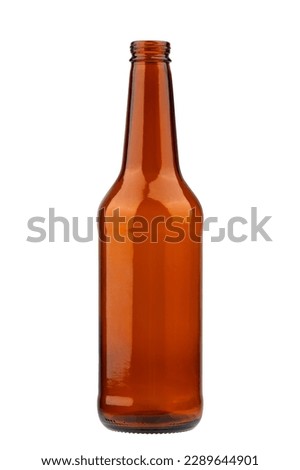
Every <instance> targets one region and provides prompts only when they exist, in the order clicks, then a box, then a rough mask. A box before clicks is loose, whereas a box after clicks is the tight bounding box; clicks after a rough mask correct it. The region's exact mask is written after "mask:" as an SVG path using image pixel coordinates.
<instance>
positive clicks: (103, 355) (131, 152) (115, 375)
mask: <svg viewBox="0 0 300 470" xmlns="http://www.w3.org/2000/svg"><path fill="white" fill-rule="evenodd" d="M157 50H158V49H156V50H155V51H156V52H157ZM151 57H153V56H151ZM155 58H156V56H155ZM142 62H143V63H140V64H138V65H137V67H138V70H137V71H136V75H135V80H134V76H131V85H130V93H129V106H128V108H129V114H128V116H127V130H126V135H127V137H126V139H125V149H124V150H125V151H124V160H123V167H122V171H121V173H120V176H119V178H118V179H117V181H116V183H115V184H114V186H113V187H112V189H111V190H110V191H109V193H108V195H107V196H106V197H105V198H104V200H103V201H102V203H101V204H100V208H99V256H100V276H99V283H100V284H99V291H100V320H99V324H100V342H99V344H100V372H99V397H98V411H99V416H100V419H101V421H102V422H103V424H105V425H106V426H107V427H108V428H110V429H114V430H123V431H127V432H128V431H129V432H130V431H131V432H175V431H181V430H187V429H191V428H192V427H194V426H195V425H196V424H197V423H198V421H199V420H200V418H201V414H202V390H201V336H202V335H201V331H202V327H201V276H202V243H201V235H202V209H201V206H200V204H199V202H198V200H197V198H196V197H195V196H194V194H193V193H192V192H191V190H190V189H189V188H188V186H187V185H186V183H185V182H184V180H183V179H182V176H181V174H180V171H179V167H178V161H177V154H176V152H177V149H176V145H175V146H174V142H173V141H174V139H175V138H176V135H175V134H174V132H175V121H174V119H173V115H174V110H173V108H172V106H173V105H172V99H173V98H172V93H171V89H170V86H171V84H170V75H169V74H168V73H167V71H168V64H166V63H162V61H161V60H160V59H159V60H155V59H154V60H152V61H149V63H147V60H146V61H142ZM145 62H146V63H145ZM133 66H136V64H133ZM133 75H134V72H133ZM161 77H165V82H164V80H163V79H162V78H161ZM139 80H140V81H141V83H142V84H143V86H142V85H141V86H140V87H138V89H137V84H138V83H139ZM132 83H133V84H134V85H135V86H134V87H133V88H134V90H133V89H132ZM141 88H142V90H141ZM162 88H163V91H162V92H161V89H162ZM138 90H140V92H141V94H140V96H139V91H138ZM170 93H171V94H170ZM166 100H167V101H168V103H169V104H168V105H167V104H166V109H165V111H166V112H165V113H164V118H162V119H161V120H160V122H159V126H157V120H158V114H157V113H159V114H160V115H161V113H162V111H163V110H162V105H163V104H164V103H165V101H166ZM139 103H141V104H143V110H144V114H143V117H142V118H140V120H141V121H142V123H143V126H142V128H140V130H138V129H137V130H136V132H134V131H133V130H132V126H133V124H134V119H136V121H137V126H138V125H141V122H139V123H138V121H140V120H139V118H138V111H139ZM133 107H135V108H137V109H135V110H134V109H133ZM135 111H136V114H135ZM150 111H151V112H150ZM168 115H169V117H168ZM166 116H167V117H166ZM164 119H165V121H164ZM172 119H173V120H172ZM137 126H135V127H136V128H137ZM130 128H131V129H130ZM162 131H163V132H162ZM163 134H164V135H163ZM167 141H168V142H169V143H168V142H167ZM147 143H148V145H147Z"/></svg>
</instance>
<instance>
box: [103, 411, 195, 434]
mask: <svg viewBox="0 0 300 470" xmlns="http://www.w3.org/2000/svg"><path fill="white" fill-rule="evenodd" d="M100 420H101V422H102V423H103V424H104V426H105V427H106V428H107V429H110V430H111V431H119V432H128V433H139V434H166V433H175V432H184V431H189V430H191V429H193V428H194V427H195V426H197V424H198V423H199V421H200V418H196V419H193V420H190V421H187V416H178V415H176V416H174V415H170V414H168V413H160V414H155V413H151V415H150V414H149V415H138V416H124V415H123V416H112V417H110V418H108V417H106V416H104V415H103V414H102V413H101V414H100Z"/></svg>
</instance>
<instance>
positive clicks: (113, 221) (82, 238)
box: [27, 207, 272, 243]
mask: <svg viewBox="0 0 300 470" xmlns="http://www.w3.org/2000/svg"><path fill="white" fill-rule="evenodd" d="M257 213H258V210H257V207H251V208H250V213H249V217H248V218H245V217H241V216H234V217H230V218H229V219H228V221H227V222H226V224H223V226H220V224H219V218H218V217H207V218H204V219H203V220H202V217H201V216H199V215H197V214H196V210H195V209H191V210H190V211H189V212H188V213H187V215H186V216H185V217H183V216H180V215H178V216H174V215H172V216H165V215H156V216H155V217H153V218H151V219H150V220H149V218H146V217H144V216H141V215H135V216H131V217H126V216H125V215H122V214H121V211H120V209H118V208H117V209H115V210H114V211H112V214H111V215H106V214H105V213H104V210H102V211H100V216H99V218H97V217H85V230H82V229H81V230H82V232H85V233H82V232H81V233H80V234H79V217H71V218H67V217H63V216H58V215H56V214H55V208H54V207H50V208H49V211H48V217H47V218H46V217H41V216H35V217H31V218H30V219H29V220H28V221H27V227H28V230H29V231H30V235H28V236H27V241H28V242H30V243H41V242H44V241H47V242H50V243H53V242H55V241H60V240H62V241H64V242H70V240H74V241H76V242H78V243H87V242H92V241H93V239H94V235H95V233H96V234H97V236H99V238H100V239H101V241H102V242H103V243H110V242H112V241H114V242H119V243H125V242H128V241H129V242H132V243H145V242H147V241H148V242H150V243H158V242H159V241H164V242H166V243H180V242H182V241H183V240H184V239H186V238H187V237H188V238H189V239H190V240H191V241H192V242H195V243H201V242H202V235H201V225H202V228H203V231H204V232H208V233H209V232H210V230H213V231H215V230H216V229H217V230H218V234H217V235H211V236H210V241H211V242H213V243H219V242H222V241H223V240H225V239H228V240H230V241H231V242H233V243H241V242H245V241H246V240H248V241H251V242H256V241H258V240H259V239H260V240H265V241H267V242H270V241H272V238H271V237H270V235H269V234H268V232H267V231H266V227H265V226H266V224H267V222H268V221H269V220H270V219H271V216H270V215H266V216H263V217H260V219H259V218H258V215H257ZM97 223H99V224H100V226H101V227H102V229H101V230H100V231H99V234H98V231H97V228H96V225H97ZM241 229H242V231H243V233H241ZM57 232H59V233H58V234H57Z"/></svg>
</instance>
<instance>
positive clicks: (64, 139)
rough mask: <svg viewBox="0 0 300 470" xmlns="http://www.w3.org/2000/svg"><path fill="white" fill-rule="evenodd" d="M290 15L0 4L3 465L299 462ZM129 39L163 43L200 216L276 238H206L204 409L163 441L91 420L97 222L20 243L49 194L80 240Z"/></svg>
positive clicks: (255, 8)
mask: <svg viewBox="0 0 300 470" xmlns="http://www.w3.org/2000/svg"><path fill="white" fill-rule="evenodd" d="M299 23H300V5H299V2H297V1H290V0H285V1H276V0H273V1H267V0H259V1H258V0H254V1H244V0H236V1H233V0H230V1H226V0H219V1H218V0H213V1H196V0H194V1H191V0H190V1H189V0H185V1H184V2H179V1H178V2H176V1H174V0H173V1H170V0H167V1H163V0H161V1H157V0H152V1H151V2H145V1H142V0H139V1H132V0H131V1H126V0H125V1H121V0H119V1H111V2H108V1H107V2H101V1H99V0H98V1H94V0H93V1H90V0H88V1H76V0H72V1H71V0H70V1H67V0H59V1H58V0H52V1H42V0H39V1H32V0H27V1H19V2H17V1H2V2H1V7H0V49H1V55H0V68H1V73H0V98H1V103H0V113H1V124H0V125H1V127H0V131H1V142H0V144H1V149H0V151H1V258H0V266H1V276H2V278H1V332H0V335H1V338H0V348H1V401H0V407H1V409H0V425H1V433H3V434H2V436H1V448H2V450H1V468H3V469H5V470H11V469H12V470H15V469H19V468H20V469H21V468H22V469H25V470H27V469H30V470H35V469H40V468H42V465H41V461H40V458H41V457H74V458H75V457H78V456H79V457H80V455H81V454H82V455H84V456H86V457H94V456H96V455H98V456H101V455H103V456H106V457H117V456H122V455H125V456H127V457H134V456H137V455H139V454H140V453H142V454H144V455H145V456H154V457H159V456H167V457H174V458H176V459H181V464H180V465H179V464H178V465H177V467H176V468H184V467H183V465H182V463H183V457H184V455H186V454H190V455H193V454H197V455H200V454H212V455H214V456H217V455H219V454H220V455H222V456H223V455H226V454H227V455H229V456H231V455H232V454H236V455H238V454H244V455H245V454H249V455H257V456H258V461H259V467H256V468H261V469H263V470H277V469H278V470H279V469H280V470H281V469H283V468H285V469H288V470H289V469H296V468H298V467H299V453H298V450H297V445H298V444H299V418H300V416H299V396H300V387H299V315H300V308H299V307H300V306H299V241H298V238H299V229H300V227H299V210H298V206H299V199H300V198H299V191H298V187H299V170H298V168H299V166H298V161H299V158H300V153H299V150H300V143H299V125H300V92H299V90H300V67H299V45H300V28H299ZM137 39H161V40H168V41H170V42H171V45H172V54H171V57H172V60H173V62H172V65H171V66H172V73H173V82H174V91H175V106H176V116H177V129H178V144H179V151H180V161H181V168H182V172H183V174H184V176H185V179H186V180H187V182H188V183H189V185H190V186H191V187H192V189H193V190H194V191H195V193H196V194H197V195H198V197H199V199H200V201H201V203H202V205H203V208H204V211H205V215H206V217H208V216H218V217H219V220H220V226H225V224H226V223H227V221H228V219H229V218H230V217H233V216H237V215H238V216H243V217H245V218H247V219H248V220H249V216H250V208H251V206H256V207H258V217H259V220H260V219H261V218H262V217H263V216H265V215H271V216H272V219H271V221H270V222H268V223H267V225H266V226H265V228H266V230H267V232H268V233H269V235H270V236H271V238H272V239H273V241H272V242H266V241H265V240H263V239H262V237H260V236H259V237H258V241H257V242H251V241H250V240H249V238H248V239H247V240H246V241H245V242H243V243H233V242H231V241H229V240H228V239H226V240H225V241H223V242H222V243H212V242H211V241H210V235H209V234H206V238H205V267H204V399H205V408H204V414H203V419H202V421H201V423H200V424H199V426H198V427H197V428H196V429H195V430H193V431H190V432H187V433H181V434H169V435H161V436H159V435H137V434H133V435H129V434H123V433H115V432H111V431H108V430H106V429H105V428H104V427H103V426H102V424H100V422H99V420H98V416H97V411H96V396H97V363H98V358H97V341H98V338H97V241H96V235H95V236H94V241H93V242H89V243H78V242H75V241H74V240H72V241H70V242H69V243H64V242H63V241H62V230H61V228H59V227H57V232H56V233H57V240H56V242H55V243H49V241H47V240H46V241H44V242H42V243H29V242H28V241H26V238H27V236H28V235H30V232H29V230H28V228H27V221H28V219H29V218H30V217H33V216H42V217H45V218H48V210H49V207H55V210H56V214H57V215H62V216H65V217H67V218H69V219H71V218H72V217H74V216H78V217H79V220H80V227H81V233H82V235H84V233H85V230H86V228H85V227H86V217H88V216H90V217H92V216H95V215H96V211H97V207H98V204H99V202H100V200H101V199H102V197H103V196H104V194H105V192H106V191H107V190H108V189H109V186H110V184H112V183H113V181H114V179H115V177H116V176H117V174H118V171H119V168H120V163H121V157H122V148H123V135H124V124H125V111H126V101H127V87H128V76H129V62H128V60H129V57H130V54H129V44H130V42H131V41H132V40H137ZM45 225H46V227H45V228H47V224H46V223H45ZM243 231H244V233H246V234H249V227H247V226H245V227H242V226H241V225H240V226H239V227H238V226H237V231H236V234H237V235H239V234H241V233H243ZM216 233H217V228H215V229H214V230H213V232H212V233H211V234H216ZM95 468H96V467H95ZM174 468H175V467H174ZM219 468H221V467H219ZM222 468H223V467H222ZM227 468H230V467H227ZM254 468H255V467H254Z"/></svg>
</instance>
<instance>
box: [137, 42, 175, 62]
mask: <svg viewBox="0 0 300 470" xmlns="http://www.w3.org/2000/svg"><path fill="white" fill-rule="evenodd" d="M170 50H171V45H170V43H169V42H167V41H133V42H132V43H131V45H130V51H131V54H132V56H131V59H130V60H131V62H137V61H147V62H156V61H164V62H170V61H171V59H169V54H170Z"/></svg>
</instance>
